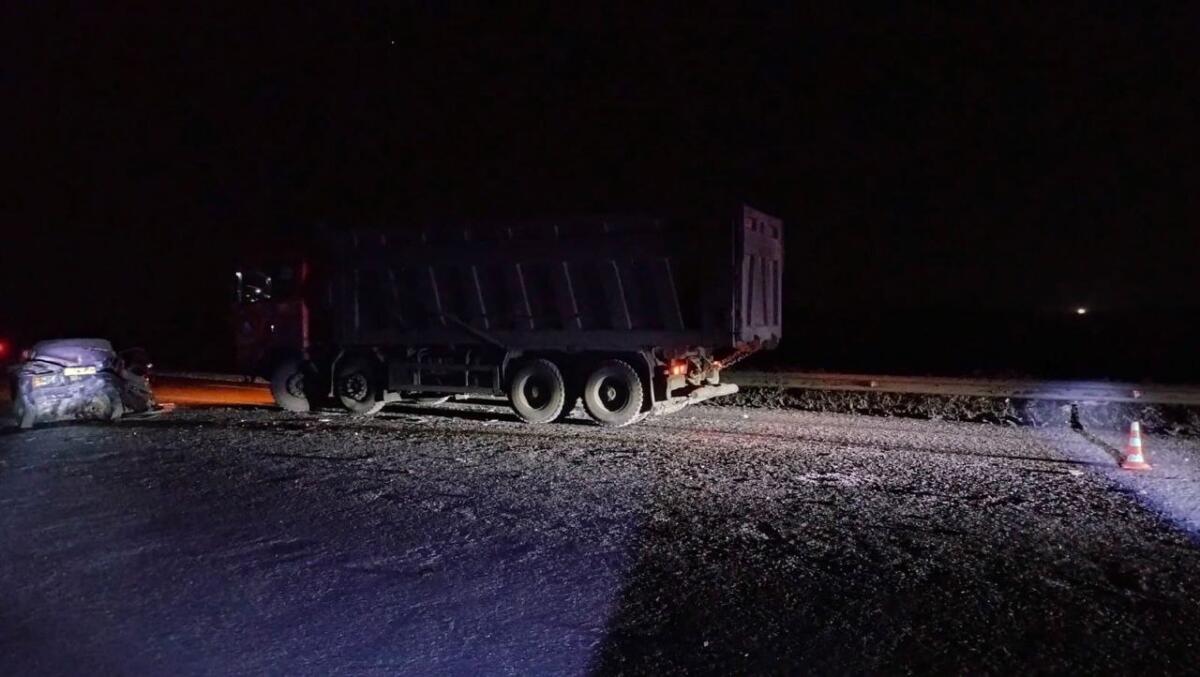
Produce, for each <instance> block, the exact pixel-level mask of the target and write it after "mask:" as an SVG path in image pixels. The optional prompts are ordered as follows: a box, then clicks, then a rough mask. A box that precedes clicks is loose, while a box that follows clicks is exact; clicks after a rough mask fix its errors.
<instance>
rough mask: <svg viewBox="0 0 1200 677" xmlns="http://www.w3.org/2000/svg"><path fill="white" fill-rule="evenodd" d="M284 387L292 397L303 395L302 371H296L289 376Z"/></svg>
mask: <svg viewBox="0 0 1200 677" xmlns="http://www.w3.org/2000/svg"><path fill="white" fill-rule="evenodd" d="M284 387H285V388H286V389H287V393H288V394H289V395H291V396H292V397H304V373H303V372H296V373H295V374H292V375H291V376H289V377H288V380H287V383H286V384H285V386H284Z"/></svg>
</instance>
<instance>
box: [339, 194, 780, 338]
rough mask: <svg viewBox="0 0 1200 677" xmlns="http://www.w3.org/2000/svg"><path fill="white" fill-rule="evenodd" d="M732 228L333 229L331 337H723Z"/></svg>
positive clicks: (690, 224)
mask: <svg viewBox="0 0 1200 677" xmlns="http://www.w3.org/2000/svg"><path fill="white" fill-rule="evenodd" d="M741 237H742V236H741V234H740V231H739V230H738V229H735V228H731V227H730V220H729V219H727V218H726V219H720V218H716V219H712V220H711V222H708V223H703V222H698V221H694V220H692V221H683V222H668V221H663V220H657V219H650V218H632V217H625V218H594V219H577V220H569V221H561V220H560V221H554V222H549V221H547V222H524V223H514V224H503V223H499V224H471V225H466V226H455V227H438V228H427V229H424V230H412V231H386V232H384V231H359V232H355V233H347V234H343V236H342V237H340V238H338V242H337V244H336V246H337V247H338V249H339V251H338V252H337V254H336V258H337V260H338V261H339V266H338V268H339V270H338V273H337V275H336V276H335V278H336V279H335V293H336V294H337V299H338V301H337V303H336V304H335V306H336V309H337V313H338V327H339V330H340V332H339V333H340V337H339V338H340V342H341V343H342V344H345V345H355V344H361V345H387V344H402V345H446V344H453V345H465V344H475V343H479V344H494V345H497V346H500V347H504V348H507V349H525V350H528V349H538V348H553V349H576V350H636V349H641V348H647V347H654V346H658V347H668V348H671V347H679V348H686V347H694V346H707V347H711V348H721V347H729V346H732V345H733V344H734V343H735V340H736V334H735V328H736V327H737V326H738V324H739V323H738V322H736V321H735V318H736V317H738V315H737V312H736V311H735V306H736V304H737V298H738V296H739V295H740V294H741V293H743V292H741V291H740V290H739V289H738V288H737V284H735V279H740V273H738V272H737V270H738V269H739V268H740V264H737V263H736V261H737V260H738V259H737V257H736V256H735V255H734V253H733V251H732V250H733V249H734V248H738V247H740V245H739V244H738V242H739V240H740V239H741ZM756 242H757V241H756ZM756 246H757V245H756ZM755 251H757V249H755ZM756 265H757V264H756ZM765 274H768V275H769V274H770V273H769V272H767V273H765ZM776 295H777V292H776ZM760 324H761V322H760ZM755 326H757V325H755Z"/></svg>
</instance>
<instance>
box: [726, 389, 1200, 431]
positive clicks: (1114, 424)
mask: <svg viewBox="0 0 1200 677" xmlns="http://www.w3.org/2000/svg"><path fill="white" fill-rule="evenodd" d="M712 404H724V405H736V406H742V407H758V408H765V409H799V410H802V411H817V412H826V413H838V414H861V415H866V416H897V417H903V418H920V419H928V420H941V421H968V422H975V423H1000V424H1011V425H1026V426H1035V427H1045V426H1071V425H1076V426H1083V427H1085V428H1099V429H1124V428H1128V427H1129V423H1130V422H1131V421H1141V423H1142V426H1143V428H1145V429H1146V430H1148V431H1151V432H1154V433H1158V434H1171V435H1190V436H1200V410H1198V409H1196V408H1193V407H1184V406H1177V405H1155V404H1132V403H1120V402H1079V403H1071V402H1062V401H1053V400H1034V399H1021V398H1009V397H983V396H961V395H926V394H909V393H885V392H869V391H846V390H812V389H808V388H743V389H742V390H741V391H740V392H738V393H737V394H735V395H731V396H728V397H723V398H720V400H719V401H713V402H712Z"/></svg>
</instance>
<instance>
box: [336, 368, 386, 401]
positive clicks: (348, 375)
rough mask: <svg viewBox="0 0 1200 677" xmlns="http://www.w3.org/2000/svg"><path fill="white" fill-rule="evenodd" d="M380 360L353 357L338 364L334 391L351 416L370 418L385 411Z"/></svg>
mask: <svg viewBox="0 0 1200 677" xmlns="http://www.w3.org/2000/svg"><path fill="white" fill-rule="evenodd" d="M380 371H381V369H380V365H379V362H378V360H374V359H371V358H370V357H367V356H365V355H352V356H350V357H347V358H345V359H344V360H342V361H341V362H340V363H339V364H338V368H337V377H336V378H335V379H334V391H335V392H336V393H337V398H338V401H339V402H341V403H342V406H343V407H345V408H346V410H347V411H349V412H350V413H351V414H355V415H358V416H370V415H371V414H377V413H379V411H380V410H381V409H383V405H384V401H383V393H382V392H381V389H380V378H381V377H380Z"/></svg>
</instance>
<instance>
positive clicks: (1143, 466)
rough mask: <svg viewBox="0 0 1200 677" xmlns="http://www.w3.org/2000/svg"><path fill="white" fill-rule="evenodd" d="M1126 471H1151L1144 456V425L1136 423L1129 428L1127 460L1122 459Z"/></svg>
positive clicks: (1126, 449) (1122, 465) (1126, 448)
mask: <svg viewBox="0 0 1200 677" xmlns="http://www.w3.org/2000/svg"><path fill="white" fill-rule="evenodd" d="M1121 467H1122V468H1124V469H1125V470H1149V469H1150V464H1149V463H1147V462H1146V457H1145V456H1143V455H1142V424H1141V423H1138V422H1137V421H1134V422H1133V423H1132V424H1131V425H1130V426H1129V444H1128V445H1127V446H1126V447H1125V458H1122V459H1121Z"/></svg>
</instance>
